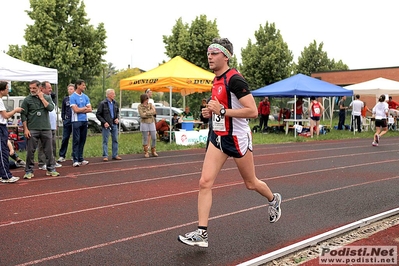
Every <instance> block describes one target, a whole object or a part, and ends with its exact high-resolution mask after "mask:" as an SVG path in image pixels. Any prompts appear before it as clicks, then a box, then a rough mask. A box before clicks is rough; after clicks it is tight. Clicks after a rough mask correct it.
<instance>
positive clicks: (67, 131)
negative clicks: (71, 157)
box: [59, 120, 72, 158]
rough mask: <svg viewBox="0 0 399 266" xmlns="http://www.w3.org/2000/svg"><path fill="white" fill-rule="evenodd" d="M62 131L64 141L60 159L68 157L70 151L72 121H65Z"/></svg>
mask: <svg viewBox="0 0 399 266" xmlns="http://www.w3.org/2000/svg"><path fill="white" fill-rule="evenodd" d="M62 123H63V129H62V141H61V148H60V152H59V155H60V157H64V158H65V157H66V153H67V150H68V143H69V138H70V136H71V133H72V122H71V121H70V120H64V121H63V122H62Z"/></svg>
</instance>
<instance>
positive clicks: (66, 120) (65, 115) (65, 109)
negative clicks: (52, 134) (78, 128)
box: [57, 84, 75, 163]
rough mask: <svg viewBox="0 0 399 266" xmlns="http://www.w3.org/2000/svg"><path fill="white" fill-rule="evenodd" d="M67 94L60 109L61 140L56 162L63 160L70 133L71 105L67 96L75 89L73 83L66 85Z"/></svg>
mask: <svg viewBox="0 0 399 266" xmlns="http://www.w3.org/2000/svg"><path fill="white" fill-rule="evenodd" d="M67 90H68V96H65V98H64V99H63V100H62V109H61V119H62V124H63V127H62V141H61V148H60V150H59V155H60V158H58V160H57V162H59V163H62V162H65V158H66V153H67V150H68V143H69V138H70V137H71V133H72V122H71V117H72V111H71V106H70V105H69V96H71V94H72V93H73V92H74V91H75V84H69V85H68V87H67Z"/></svg>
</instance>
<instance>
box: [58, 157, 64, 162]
mask: <svg viewBox="0 0 399 266" xmlns="http://www.w3.org/2000/svg"><path fill="white" fill-rule="evenodd" d="M63 162H65V158H64V157H60V158H58V160H57V163H63Z"/></svg>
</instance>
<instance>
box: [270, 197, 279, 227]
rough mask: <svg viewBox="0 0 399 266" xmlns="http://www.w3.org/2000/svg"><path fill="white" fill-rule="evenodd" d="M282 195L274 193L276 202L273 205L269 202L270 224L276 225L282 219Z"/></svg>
mask: <svg viewBox="0 0 399 266" xmlns="http://www.w3.org/2000/svg"><path fill="white" fill-rule="evenodd" d="M280 204H281V195H280V194H279V193H274V201H273V202H272V204H270V202H269V208H268V213H269V222H271V223H275V222H277V221H278V219H280V217H281V208H280Z"/></svg>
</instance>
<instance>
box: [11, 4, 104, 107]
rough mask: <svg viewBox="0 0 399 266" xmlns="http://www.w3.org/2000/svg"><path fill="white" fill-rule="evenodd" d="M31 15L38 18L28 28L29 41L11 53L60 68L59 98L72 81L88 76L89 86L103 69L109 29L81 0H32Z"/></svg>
mask: <svg viewBox="0 0 399 266" xmlns="http://www.w3.org/2000/svg"><path fill="white" fill-rule="evenodd" d="M30 7H31V10H28V11H27V14H28V16H29V17H30V18H31V19H32V21H33V22H34V23H33V24H32V25H28V26H27V28H26V31H25V40H26V42H27V45H23V46H22V47H21V48H19V47H18V46H12V47H10V51H9V53H10V55H12V56H15V57H17V58H20V59H22V60H24V61H27V62H30V63H33V64H37V65H41V66H45V67H50V68H56V69H57V70H58V84H59V88H60V93H59V98H60V99H62V98H63V97H64V96H65V95H66V94H67V92H66V89H64V88H66V87H67V85H68V84H69V83H71V82H72V83H73V82H74V81H75V80H76V79H78V78H81V79H84V80H85V81H86V83H87V85H88V86H90V85H91V82H92V81H93V79H94V77H95V76H98V75H101V73H102V69H103V66H102V63H103V60H102V56H103V55H104V54H105V53H106V51H105V48H106V46H105V39H106V32H105V29H104V25H103V24H102V23H100V24H99V25H98V27H97V29H95V28H94V27H93V26H92V25H89V19H87V18H86V16H87V14H86V12H85V5H84V3H83V2H81V1H80V0H30Z"/></svg>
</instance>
